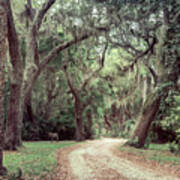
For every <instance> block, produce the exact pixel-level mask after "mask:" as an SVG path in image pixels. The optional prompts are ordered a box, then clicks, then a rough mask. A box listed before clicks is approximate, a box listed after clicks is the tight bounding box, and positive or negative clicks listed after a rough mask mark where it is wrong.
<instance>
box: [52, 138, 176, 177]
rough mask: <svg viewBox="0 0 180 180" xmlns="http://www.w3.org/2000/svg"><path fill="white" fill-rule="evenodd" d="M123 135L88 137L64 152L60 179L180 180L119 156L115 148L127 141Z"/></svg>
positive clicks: (59, 170) (61, 159) (61, 160)
mask: <svg viewBox="0 0 180 180" xmlns="http://www.w3.org/2000/svg"><path fill="white" fill-rule="evenodd" d="M123 143H124V140H123V139H110V138H104V139H101V140H93V141H87V142H86V143H84V144H83V145H81V146H79V147H78V148H75V149H71V151H69V152H67V150H68V149H67V150H66V153H65V154H61V155H60V156H61V158H60V159H59V161H60V164H59V169H58V172H59V175H56V177H54V178H53V179H60V180H62V179H63V180H178V179H179V178H175V177H172V176H168V175H164V174H163V173H160V172H159V173H158V171H156V172H155V171H153V170H151V169H148V168H145V167H143V166H139V165H136V164H135V163H133V162H131V161H129V160H127V159H125V158H123V157H119V156H117V155H116V154H115V153H113V151H112V148H113V147H116V146H118V145H120V144H123Z"/></svg>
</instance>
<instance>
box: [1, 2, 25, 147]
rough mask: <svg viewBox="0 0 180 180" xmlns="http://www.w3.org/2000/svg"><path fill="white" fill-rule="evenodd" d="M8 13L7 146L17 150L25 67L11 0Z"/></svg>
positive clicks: (19, 135) (19, 141) (19, 140)
mask: <svg viewBox="0 0 180 180" xmlns="http://www.w3.org/2000/svg"><path fill="white" fill-rule="evenodd" d="M6 3H7V12H8V13H7V14H8V42H9V54H10V60H11V64H12V70H9V71H10V73H9V75H10V83H11V84H10V99H9V110H8V118H7V122H6V123H7V124H6V139H5V148H6V149H10V150H15V149H16V146H19V145H21V129H20V128H21V124H20V123H19V119H20V117H21V116H20V114H21V113H20V112H21V111H22V109H21V107H22V106H21V104H22V99H21V95H22V93H21V87H22V80H23V67H22V61H21V53H20V47H19V40H18V35H17V33H16V29H15V25H14V19H13V15H12V11H11V6H10V1H9V0H7V1H6Z"/></svg>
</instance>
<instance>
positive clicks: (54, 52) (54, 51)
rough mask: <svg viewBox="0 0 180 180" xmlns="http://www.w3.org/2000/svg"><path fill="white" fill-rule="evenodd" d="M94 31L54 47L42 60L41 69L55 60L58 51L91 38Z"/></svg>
mask: <svg viewBox="0 0 180 180" xmlns="http://www.w3.org/2000/svg"><path fill="white" fill-rule="evenodd" d="M92 35H93V33H90V34H85V35H83V36H81V37H79V38H77V39H73V40H71V41H69V42H66V43H64V44H61V45H58V46H56V47H55V48H54V49H52V50H51V51H50V52H49V54H48V55H47V56H46V57H45V58H44V59H43V60H42V62H41V63H40V69H43V68H44V67H45V66H46V65H47V64H48V63H49V62H50V61H52V60H53V58H55V57H56V56H57V55H58V53H59V52H60V51H62V50H64V49H67V48H68V47H70V46H72V45H74V44H76V43H78V42H81V41H83V40H85V39H87V38H89V37H90V36H92Z"/></svg>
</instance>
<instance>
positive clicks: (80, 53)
mask: <svg viewBox="0 0 180 180" xmlns="http://www.w3.org/2000/svg"><path fill="white" fill-rule="evenodd" d="M179 45H180V2H179V0H164V1H162V0H36V1H34V0H27V1H22V0H11V1H10V0H0V175H3V174H5V172H6V168H5V167H4V166H3V149H4V150H17V148H18V147H19V146H21V145H22V141H42V140H43V141H44V140H76V141H84V140H86V139H95V138H99V137H101V136H107V137H123V138H128V142H127V144H129V145H130V146H134V147H136V148H142V147H145V146H148V144H149V143H150V142H155V143H166V142H173V143H174V145H178V143H180V46H179ZM177 150H178V151H180V147H179V148H178V149H177Z"/></svg>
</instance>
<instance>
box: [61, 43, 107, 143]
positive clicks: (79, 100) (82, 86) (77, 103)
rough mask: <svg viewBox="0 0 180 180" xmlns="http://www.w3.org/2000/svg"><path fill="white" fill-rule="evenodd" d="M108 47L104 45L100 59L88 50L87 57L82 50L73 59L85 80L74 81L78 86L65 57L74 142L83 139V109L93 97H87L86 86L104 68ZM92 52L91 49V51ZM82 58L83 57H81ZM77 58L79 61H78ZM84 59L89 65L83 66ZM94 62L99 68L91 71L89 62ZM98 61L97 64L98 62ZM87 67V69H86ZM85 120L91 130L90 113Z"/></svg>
mask: <svg viewBox="0 0 180 180" xmlns="http://www.w3.org/2000/svg"><path fill="white" fill-rule="evenodd" d="M107 47H108V45H107V44H105V47H104V49H103V51H102V55H101V57H99V55H98V56H97V57H98V58H100V59H97V57H96V55H95V54H93V55H92V54H91V52H90V49H88V50H87V55H84V54H83V50H82V52H81V51H80V52H79V55H78V56H76V57H75V60H74V61H75V63H77V64H78V61H79V63H80V64H81V65H80V64H79V65H78V66H79V67H78V69H79V70H78V71H77V72H78V73H80V72H82V73H83V74H84V76H85V78H82V77H81V79H83V80H81V81H82V82H80V83H78V82H77V81H78V79H76V81H75V83H76V84H78V87H77V85H76V84H75V83H74V82H73V81H74V78H73V75H71V76H70V73H69V68H68V66H69V65H68V63H67V61H68V56H65V59H66V63H65V65H64V66H63V71H64V74H65V78H66V80H67V84H68V86H69V89H70V93H71V94H72V96H73V98H74V113H75V115H74V116H75V125H76V140H77V141H82V140H84V139H85V133H84V123H83V116H82V115H83V112H84V111H85V109H86V108H87V106H89V105H91V104H93V97H92V96H91V95H88V93H87V91H88V90H87V89H86V88H87V86H88V85H89V84H90V82H91V80H92V79H93V78H94V77H95V76H96V75H97V74H98V73H99V72H100V71H101V70H102V68H103V67H104V63H105V54H106V50H107ZM91 50H92V49H91ZM93 52H94V51H93ZM83 56H84V57H83ZM91 56H92V57H93V59H91ZM78 58H79V59H78ZM84 58H85V61H88V59H89V61H90V62H89V64H88V63H85V64H83V59H84ZM93 60H94V61H96V62H95V63H97V64H98V63H99V67H98V68H97V69H96V70H92V69H93V68H92V67H91V66H92V65H91V61H93ZM98 60H99V62H98ZM88 66H89V67H88ZM87 119H88V124H89V128H91V126H92V122H91V114H90V111H87ZM90 131H91V130H90V129H88V133H90Z"/></svg>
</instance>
